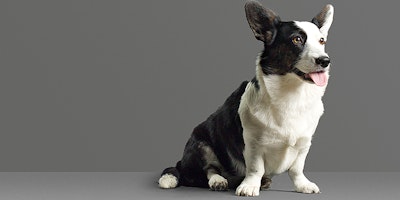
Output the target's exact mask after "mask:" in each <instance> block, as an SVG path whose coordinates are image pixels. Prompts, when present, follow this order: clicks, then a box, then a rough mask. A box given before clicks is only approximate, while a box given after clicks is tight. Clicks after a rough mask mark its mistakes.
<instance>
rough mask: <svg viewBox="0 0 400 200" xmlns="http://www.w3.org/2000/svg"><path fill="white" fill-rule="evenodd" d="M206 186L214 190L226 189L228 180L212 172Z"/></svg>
mask: <svg viewBox="0 0 400 200" xmlns="http://www.w3.org/2000/svg"><path fill="white" fill-rule="evenodd" d="M208 186H210V189H211V190H214V191H224V190H228V180H226V178H224V177H222V176H220V175H218V174H214V175H213V176H211V178H210V180H209V181H208Z"/></svg>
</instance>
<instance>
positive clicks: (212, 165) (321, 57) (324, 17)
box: [158, 1, 334, 196]
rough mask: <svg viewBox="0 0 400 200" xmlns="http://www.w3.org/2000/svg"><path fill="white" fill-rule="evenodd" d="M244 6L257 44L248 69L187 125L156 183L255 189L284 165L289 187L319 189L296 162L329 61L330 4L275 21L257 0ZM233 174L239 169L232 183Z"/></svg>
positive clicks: (314, 121) (301, 157)
mask: <svg viewBox="0 0 400 200" xmlns="http://www.w3.org/2000/svg"><path fill="white" fill-rule="evenodd" d="M245 12H246V17H247V21H248V23H249V26H250V28H251V30H252V31H253V33H254V36H255V37H256V39H257V40H260V41H262V42H263V44H264V50H263V51H262V52H261V53H260V54H259V55H258V57H257V60H256V75H255V77H254V78H253V79H252V80H251V81H244V82H243V83H241V84H240V86H239V88H237V89H236V90H235V91H234V92H233V93H232V94H231V95H230V96H229V97H228V98H227V99H226V101H225V102H224V104H223V105H222V106H221V107H219V108H218V109H217V111H216V112H214V113H213V114H211V115H210V116H209V117H208V118H207V119H206V120H205V121H204V122H202V123H201V124H200V125H198V126H197V127H195V128H194V130H193V133H192V135H191V137H190V138H189V140H188V142H187V143H186V146H185V149H184V153H183V157H182V159H181V160H180V161H179V162H177V164H176V166H175V167H169V168H167V169H165V170H164V171H163V172H162V175H161V178H160V179H159V180H158V184H159V187H161V188H175V187H177V186H180V185H181V186H192V187H208V188H210V189H211V190H217V191H220V190H228V188H235V187H236V186H237V185H238V186H237V188H236V195H239V196H258V195H259V191H260V189H264V188H268V187H269V185H270V184H271V178H272V177H273V176H274V175H277V174H281V173H283V172H286V171H287V172H288V174H289V177H290V178H291V180H292V181H293V183H294V187H295V191H297V192H300V193H320V189H319V188H318V186H317V185H316V184H315V183H313V182H311V181H310V180H309V179H307V178H306V176H305V175H304V173H303V169H304V164H305V160H306V156H307V154H308V152H309V149H310V146H311V140H312V137H313V135H314V132H315V130H316V128H317V125H318V122H319V119H320V117H321V115H322V114H323V112H324V106H323V102H322V99H321V98H322V96H323V95H324V93H325V89H326V86H327V84H328V79H329V69H330V65H331V64H330V58H329V56H328V54H327V53H326V52H325V43H326V41H327V36H328V31H329V29H330V26H331V24H332V21H333V12H334V9H333V6H332V5H329V4H328V5H326V6H325V7H324V8H323V9H322V11H320V13H318V14H317V15H316V16H315V17H314V18H313V19H312V20H311V22H306V21H281V19H280V17H279V16H278V15H277V14H276V13H275V12H274V11H272V10H270V9H268V8H265V7H263V6H262V5H261V4H260V3H259V2H257V1H247V2H246V4H245ZM235 177H241V178H240V179H239V182H237V181H236V182H237V183H240V184H236V185H235V183H234V182H235V181H234V180H235ZM231 180H232V181H231Z"/></svg>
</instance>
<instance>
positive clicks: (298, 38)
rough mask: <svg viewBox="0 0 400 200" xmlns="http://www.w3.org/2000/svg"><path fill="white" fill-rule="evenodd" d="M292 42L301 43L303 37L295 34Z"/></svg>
mask: <svg viewBox="0 0 400 200" xmlns="http://www.w3.org/2000/svg"><path fill="white" fill-rule="evenodd" d="M292 42H293V44H301V43H303V39H301V37H300V36H296V37H294V38H293V39H292Z"/></svg>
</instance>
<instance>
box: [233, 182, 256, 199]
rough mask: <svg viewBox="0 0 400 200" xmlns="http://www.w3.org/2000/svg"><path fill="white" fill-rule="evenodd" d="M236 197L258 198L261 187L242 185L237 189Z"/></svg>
mask: <svg viewBox="0 0 400 200" xmlns="http://www.w3.org/2000/svg"><path fill="white" fill-rule="evenodd" d="M236 195H238V196H246V197H254V196H258V195H260V186H259V185H249V184H246V183H242V184H240V185H239V187H237V188H236Z"/></svg>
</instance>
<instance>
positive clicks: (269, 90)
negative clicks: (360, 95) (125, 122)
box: [236, 60, 326, 196]
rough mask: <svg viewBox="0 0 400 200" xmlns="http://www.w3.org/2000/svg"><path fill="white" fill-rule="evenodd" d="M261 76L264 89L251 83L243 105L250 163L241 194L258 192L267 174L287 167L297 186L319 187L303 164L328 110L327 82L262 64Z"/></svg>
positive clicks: (298, 188)
mask: <svg viewBox="0 0 400 200" xmlns="http://www.w3.org/2000/svg"><path fill="white" fill-rule="evenodd" d="M257 63H258V60H257ZM256 76H257V80H258V81H259V85H260V89H259V90H257V89H256V87H255V86H254V84H253V83H249V84H248V85H247V87H246V90H245V92H244V94H243V96H242V99H241V103H240V106H239V115H240V118H241V120H242V125H243V137H244V143H245V150H244V158H245V162H246V166H247V168H246V178H245V179H244V180H243V182H242V183H241V184H240V186H239V187H238V188H237V190H236V194H237V195H241V196H258V195H259V190H260V183H261V178H262V176H270V177H271V176H273V175H274V174H280V173H282V172H285V171H287V170H289V175H290V177H291V179H292V180H293V182H294V184H295V188H296V191H299V192H304V193H318V192H319V189H318V187H317V186H316V185H315V184H314V183H311V182H310V181H309V180H308V179H307V178H306V177H305V176H304V174H303V168H304V162H305V158H306V155H307V153H308V150H309V148H310V146H311V139H312V136H313V134H314V131H315V129H316V127H317V124H318V121H319V118H320V117H321V115H322V113H323V111H324V108H323V104H322V101H321V97H322V96H323V94H324V92H325V88H326V86H324V87H320V86H317V85H315V84H312V83H309V82H306V81H304V80H301V79H300V78H299V77H298V76H297V75H295V74H294V73H288V74H286V75H284V76H281V75H268V76H265V75H264V74H263V73H262V70H261V67H260V66H257V69H256Z"/></svg>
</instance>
